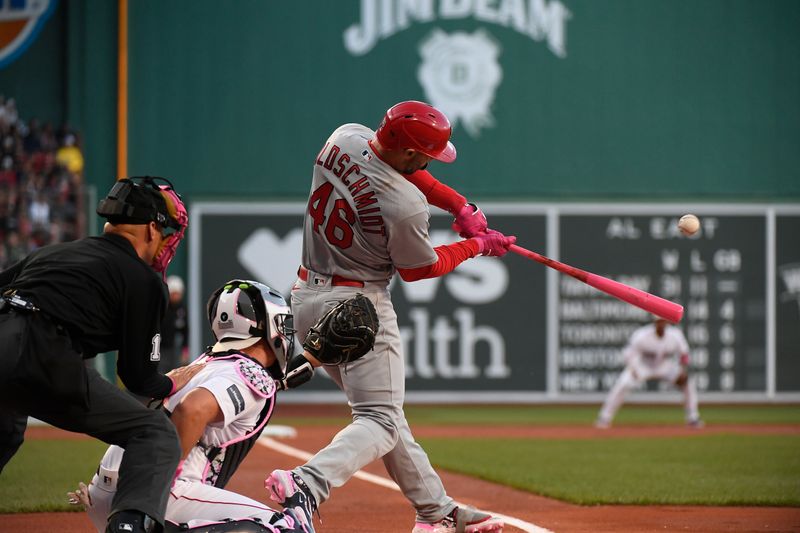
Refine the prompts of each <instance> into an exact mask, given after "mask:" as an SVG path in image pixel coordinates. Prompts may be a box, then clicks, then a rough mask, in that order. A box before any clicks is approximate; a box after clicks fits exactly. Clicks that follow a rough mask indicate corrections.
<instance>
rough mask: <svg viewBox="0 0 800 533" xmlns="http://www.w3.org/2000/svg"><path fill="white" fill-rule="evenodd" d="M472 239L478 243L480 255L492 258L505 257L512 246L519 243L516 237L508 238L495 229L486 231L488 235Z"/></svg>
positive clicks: (484, 234)
mask: <svg viewBox="0 0 800 533" xmlns="http://www.w3.org/2000/svg"><path fill="white" fill-rule="evenodd" d="M472 238H473V239H474V240H475V241H477V243H478V253H479V254H480V255H489V256H492V257H503V256H504V255H506V254H507V253H508V249H509V248H510V247H511V245H512V244H514V243H515V242H517V238H516V237H514V236H508V237H506V236H505V235H503V234H502V233H500V232H499V231H495V230H493V229H490V230H486V233H479V234H478V235H475V236H474V237H472Z"/></svg>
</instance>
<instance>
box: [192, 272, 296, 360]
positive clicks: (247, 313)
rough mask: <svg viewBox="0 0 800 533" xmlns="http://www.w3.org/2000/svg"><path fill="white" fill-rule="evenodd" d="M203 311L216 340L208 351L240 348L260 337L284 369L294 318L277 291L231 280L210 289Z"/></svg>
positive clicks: (292, 335) (289, 354)
mask: <svg viewBox="0 0 800 533" xmlns="http://www.w3.org/2000/svg"><path fill="white" fill-rule="evenodd" d="M207 311H208V321H209V324H211V331H212V333H213V334H214V340H215V341H216V344H214V346H213V347H212V348H211V351H213V352H224V351H227V350H243V349H245V348H248V347H250V346H252V345H254V344H255V343H257V342H258V341H260V340H261V339H262V338H263V339H266V341H267V344H269V347H270V348H271V349H272V351H273V352H274V353H275V358H276V359H277V360H278V364H279V365H280V368H281V371H282V372H285V371H286V361H287V360H288V358H289V357H291V356H292V355H293V353H294V352H293V350H294V333H295V330H294V319H293V316H292V311H291V309H289V306H288V305H287V304H286V300H284V299H283V296H281V295H280V294H279V293H278V292H277V291H275V290H273V289H271V288H269V287H268V286H266V285H264V284H263V283H258V282H257V281H249V280H240V279H233V280H231V281H229V282H227V283H226V284H225V285H223V286H222V287H220V288H219V289H217V290H216V291H214V294H212V295H211V298H209V300H208V305H207Z"/></svg>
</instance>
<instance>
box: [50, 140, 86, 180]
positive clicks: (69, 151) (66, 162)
mask: <svg viewBox="0 0 800 533" xmlns="http://www.w3.org/2000/svg"><path fill="white" fill-rule="evenodd" d="M56 162H57V163H58V164H60V165H61V166H63V167H65V168H66V169H67V170H69V171H70V172H72V173H73V174H80V173H81V172H83V154H82V153H81V150H80V148H78V147H77V146H76V145H75V135H73V134H71V133H68V134H67V135H66V136H65V137H64V145H63V146H61V148H59V149H58V151H57V152H56Z"/></svg>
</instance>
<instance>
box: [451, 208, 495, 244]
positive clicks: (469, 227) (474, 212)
mask: <svg viewBox="0 0 800 533" xmlns="http://www.w3.org/2000/svg"><path fill="white" fill-rule="evenodd" d="M451 227H452V228H453V231H455V232H456V233H458V234H459V235H460V236H461V237H462V238H463V239H469V238H470V237H474V236H476V235H478V234H479V233H484V232H485V231H486V229H487V228H488V223H487V222H486V215H484V214H483V211H481V208H480V207H478V206H477V205H475V204H464V205H463V206H462V207H461V209H459V211H458V213H456V220H455V222H453V225H452V226H451Z"/></svg>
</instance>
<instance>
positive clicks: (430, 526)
mask: <svg viewBox="0 0 800 533" xmlns="http://www.w3.org/2000/svg"><path fill="white" fill-rule="evenodd" d="M504 526H505V523H504V522H503V520H502V519H500V518H497V517H494V516H492V515H489V514H486V513H482V512H480V511H478V510H477V509H472V508H470V507H456V508H455V509H453V510H452V512H450V514H449V515H447V516H445V517H444V518H442V519H441V520H439V521H438V522H434V523H430V522H417V523H416V524H414V529H412V530H411V533H456V532H457V531H459V532H460V531H463V532H465V533H492V532H494V533H501V532H502V531H503V527H504Z"/></svg>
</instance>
